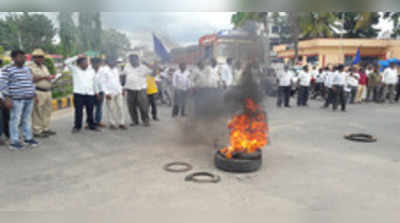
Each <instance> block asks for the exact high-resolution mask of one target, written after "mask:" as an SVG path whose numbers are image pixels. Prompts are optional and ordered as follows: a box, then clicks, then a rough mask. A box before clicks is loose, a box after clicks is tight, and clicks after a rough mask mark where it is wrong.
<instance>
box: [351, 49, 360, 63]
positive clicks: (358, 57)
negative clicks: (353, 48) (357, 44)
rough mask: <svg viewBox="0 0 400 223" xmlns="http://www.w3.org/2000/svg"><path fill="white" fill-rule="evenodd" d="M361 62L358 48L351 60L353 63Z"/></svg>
mask: <svg viewBox="0 0 400 223" xmlns="http://www.w3.org/2000/svg"><path fill="white" fill-rule="evenodd" d="M360 62H361V53H360V48H358V49H357V53H356V57H355V58H354V60H353V65H356V64H359V63H360Z"/></svg>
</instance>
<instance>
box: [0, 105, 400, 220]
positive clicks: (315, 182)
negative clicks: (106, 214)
mask: <svg viewBox="0 0 400 223" xmlns="http://www.w3.org/2000/svg"><path fill="white" fill-rule="evenodd" d="M267 104H268V103H267ZM269 104H273V103H272V102H271V103H269ZM319 105H320V103H319V102H312V103H311V106H310V107H309V108H297V107H294V108H292V109H278V108H276V107H275V106H271V105H269V106H268V107H269V108H270V109H269V121H270V129H271V140H272V143H271V145H270V146H269V147H268V148H267V149H266V150H265V151H264V166H263V168H262V169H261V170H260V171H259V172H257V173H253V174H248V175H238V174H229V173H224V172H220V171H218V170H216V169H215V168H214V165H213V154H214V152H215V149H214V148H213V147H212V146H211V145H206V144H198V143H195V142H193V143H190V142H189V143H188V142H187V141H186V142H182V140H181V139H182V135H184V134H185V133H188V132H190V129H188V128H182V127H181V126H182V125H181V124H177V123H178V122H176V120H172V119H171V118H169V114H170V110H169V108H166V107H162V108H161V109H160V110H161V115H160V118H161V120H162V121H161V122H158V123H152V127H151V128H144V127H135V128H130V129H129V130H128V131H125V132H123V131H115V132H114V131H108V130H107V131H105V132H104V133H100V134H99V133H92V132H83V133H82V134H80V135H72V134H71V133H70V130H71V123H72V113H71V111H69V110H67V111H62V112H61V113H57V114H56V118H55V120H54V121H53V125H54V129H55V130H56V131H57V132H58V135H57V136H56V137H54V138H51V139H48V140H42V141H41V147H40V148H38V149H36V150H32V151H23V152H10V151H8V150H7V149H3V148H2V149H1V150H0V176H1V181H0V188H1V189H0V210H1V211H63V210H96V211H98V210H127V211H128V212H127V215H128V216H129V214H130V212H129V211H130V210H136V211H137V210H150V209H151V210H166V209H167V210H168V209H169V210H175V211H177V210H186V211H189V210H192V211H193V210H196V211H198V212H202V211H204V212H208V213H214V214H216V213H228V216H231V217H232V216H235V215H242V216H245V214H244V213H246V212H247V211H252V212H256V213H258V214H259V215H260V216H261V217H263V219H259V220H264V222H265V220H271V219H278V220H276V221H273V222H384V220H387V221H386V222H397V221H398V219H399V212H398V210H399V208H400V139H399V132H400V119H399V114H400V106H399V105H354V106H351V107H350V108H349V111H348V112H347V113H342V112H336V113H333V112H331V111H328V110H322V109H320V108H319ZM214 124H215V123H214ZM182 129H183V130H184V131H182ZM212 129H213V128H212V127H210V131H211V130H212ZM185 131H186V132H185ZM352 132H366V133H372V134H374V135H376V136H377V137H378V138H379V141H378V142H377V143H375V144H360V143H353V142H349V141H346V140H344V139H343V135H344V134H345V133H352ZM176 160H180V161H187V162H190V163H192V164H193V165H194V167H195V170H201V171H211V172H214V173H217V174H219V175H221V177H222V181H221V183H219V184H215V185H214V184H213V185H210V184H193V183H187V182H184V180H183V179H184V176H185V175H184V174H170V173H166V172H164V171H163V170H162V166H163V164H165V163H168V162H170V161H176ZM153 213H154V212H153ZM156 213H157V212H156ZM184 213H187V212H184ZM181 215H182V214H181ZM181 215H177V216H181ZM155 216H157V214H155V215H152V217H155ZM27 219H28V220H27V221H26V222H32V221H29V218H27ZM25 220H26V219H25ZM13 222H16V221H13ZM19 222H22V220H21V221H19ZM210 222H214V221H210ZM260 222H261V221H260Z"/></svg>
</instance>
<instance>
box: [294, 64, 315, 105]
mask: <svg viewBox="0 0 400 223" xmlns="http://www.w3.org/2000/svg"><path fill="white" fill-rule="evenodd" d="M311 78H312V77H311V73H310V72H309V71H308V67H307V66H304V67H303V70H302V71H300V74H299V80H298V82H299V86H300V88H299V92H298V95H297V106H308V105H307V102H308V96H309V88H310V84H311Z"/></svg>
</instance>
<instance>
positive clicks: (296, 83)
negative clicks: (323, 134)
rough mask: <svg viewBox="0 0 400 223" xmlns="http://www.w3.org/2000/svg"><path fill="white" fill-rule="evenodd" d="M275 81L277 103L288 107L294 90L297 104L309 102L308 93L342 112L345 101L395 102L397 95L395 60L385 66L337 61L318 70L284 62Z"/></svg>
mask: <svg viewBox="0 0 400 223" xmlns="http://www.w3.org/2000/svg"><path fill="white" fill-rule="evenodd" d="M277 82H278V85H279V88H278V98H277V105H278V107H282V105H284V106H285V107H290V98H291V97H292V96H294V95H296V92H297V105H298V106H308V99H309V98H310V97H311V98H312V99H317V98H318V97H320V98H321V99H323V100H324V105H323V106H322V108H328V107H329V106H330V105H332V108H333V110H334V111H336V110H337V109H338V107H339V105H340V107H341V110H342V111H343V112H345V111H346V104H348V103H350V104H353V103H362V102H376V103H384V102H386V101H389V103H394V102H395V101H398V100H399V98H400V84H399V73H398V69H397V65H396V64H395V63H391V64H390V66H389V67H387V68H380V67H379V66H378V65H368V66H367V67H364V66H361V67H356V66H344V65H343V64H339V65H335V66H333V65H329V66H328V67H325V68H320V69H319V70H317V69H316V68H315V67H314V68H313V69H309V66H308V65H306V66H303V67H302V69H301V70H299V71H296V70H293V69H289V66H288V65H285V66H284V69H283V70H282V71H281V72H278V74H277ZM396 91H397V93H396Z"/></svg>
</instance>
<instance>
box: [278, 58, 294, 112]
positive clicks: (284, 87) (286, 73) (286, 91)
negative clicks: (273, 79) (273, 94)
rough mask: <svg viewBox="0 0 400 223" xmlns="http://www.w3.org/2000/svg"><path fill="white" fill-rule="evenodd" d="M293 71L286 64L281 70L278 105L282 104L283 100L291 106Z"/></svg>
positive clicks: (286, 105) (288, 106)
mask: <svg viewBox="0 0 400 223" xmlns="http://www.w3.org/2000/svg"><path fill="white" fill-rule="evenodd" d="M293 76H294V74H293V72H292V71H290V70H289V66H288V65H285V67H284V70H283V71H281V72H279V74H278V76H277V79H278V80H277V81H278V84H279V88H278V101H277V105H278V107H281V106H282V102H283V103H284V104H285V107H286V108H290V91H291V89H292V80H293Z"/></svg>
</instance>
